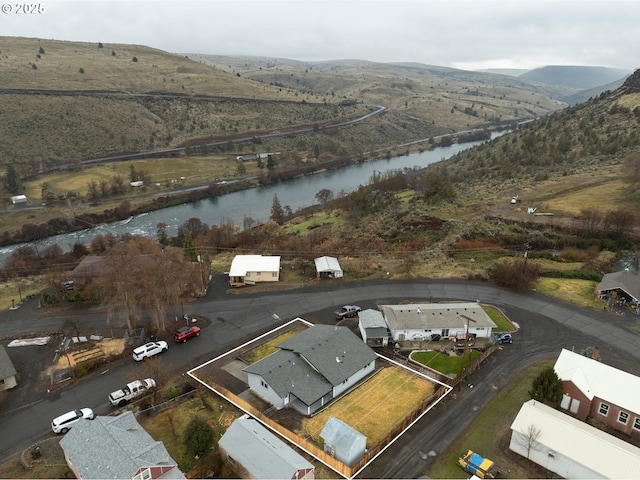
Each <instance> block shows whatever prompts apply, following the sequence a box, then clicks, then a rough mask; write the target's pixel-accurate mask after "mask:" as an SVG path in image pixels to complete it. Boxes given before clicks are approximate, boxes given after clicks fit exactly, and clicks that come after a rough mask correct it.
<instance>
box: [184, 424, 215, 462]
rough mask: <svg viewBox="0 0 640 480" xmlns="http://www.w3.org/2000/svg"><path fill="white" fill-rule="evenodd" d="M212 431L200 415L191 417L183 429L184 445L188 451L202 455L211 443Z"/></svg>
mask: <svg viewBox="0 0 640 480" xmlns="http://www.w3.org/2000/svg"><path fill="white" fill-rule="evenodd" d="M214 433H215V432H214V431H213V429H212V428H211V427H209V425H207V422H206V421H205V420H203V419H202V418H200V417H193V418H192V419H191V421H189V423H188V424H187V428H185V430H184V434H183V435H184V437H183V438H184V440H183V441H184V445H185V447H187V450H188V451H189V453H192V454H194V455H202V454H203V453H204V452H206V451H207V450H208V449H209V447H210V446H211V444H212V443H213V436H214Z"/></svg>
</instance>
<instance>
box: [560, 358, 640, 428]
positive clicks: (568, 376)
mask: <svg viewBox="0 0 640 480" xmlns="http://www.w3.org/2000/svg"><path fill="white" fill-rule="evenodd" d="M595 355H596V356H597V349H596V351H595ZM553 369H554V370H555V372H556V375H558V377H559V378H560V380H561V381H562V392H563V394H562V402H561V403H560V408H561V409H563V410H566V411H567V412H568V413H570V414H571V415H573V416H575V417H576V418H578V419H580V420H582V421H585V420H587V419H588V418H589V417H591V418H593V419H594V420H596V421H598V422H602V423H605V424H607V425H609V426H610V427H612V428H614V429H616V430H619V431H620V432H623V433H626V434H627V435H630V436H632V437H634V438H640V393H639V392H640V377H637V376H635V375H632V374H630V373H627V372H625V371H622V370H618V369H617V368H614V367H611V366H609V365H606V364H604V363H602V362H599V361H597V360H595V359H593V358H590V357H585V356H583V355H580V354H578V353H575V352H572V351H570V350H566V349H563V350H562V352H560V355H559V356H558V359H557V360H556V363H555V365H554V367H553Z"/></svg>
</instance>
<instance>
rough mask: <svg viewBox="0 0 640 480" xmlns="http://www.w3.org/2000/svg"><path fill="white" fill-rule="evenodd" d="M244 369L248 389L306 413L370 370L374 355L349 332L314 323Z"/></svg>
mask: <svg viewBox="0 0 640 480" xmlns="http://www.w3.org/2000/svg"><path fill="white" fill-rule="evenodd" d="M277 347H278V351H277V352H275V353H272V354H271V355H269V356H267V357H265V358H263V359H261V360H259V361H257V362H256V363H253V364H252V365H249V366H248V367H246V368H245V369H244V371H245V372H246V373H247V376H248V383H249V387H250V388H251V390H252V391H253V392H254V393H255V394H256V395H258V396H259V397H261V398H263V399H265V400H266V401H268V402H269V403H271V404H272V405H273V406H275V407H276V408H277V409H282V408H284V407H286V406H291V407H293V408H295V409H296V410H297V411H299V412H300V413H302V414H304V415H311V414H312V413H314V412H315V411H317V410H318V409H320V408H321V407H322V406H324V405H326V404H327V403H329V402H330V401H331V400H332V399H334V398H336V397H338V396H340V395H341V394H342V393H344V392H345V391H347V390H349V389H350V388H351V387H352V386H353V385H355V384H356V383H358V382H359V381H360V380H362V379H363V378H365V377H367V376H368V375H370V374H371V373H373V371H374V370H375V363H376V357H377V355H376V354H375V352H374V351H373V350H371V348H369V347H368V346H367V345H365V344H364V343H363V342H362V340H361V339H359V338H358V337H357V336H356V335H355V334H354V333H353V332H351V330H349V329H348V328H346V327H341V326H331V325H314V326H312V327H310V328H308V329H307V330H304V331H303V332H301V333H299V334H297V335H295V336H293V337H291V338H288V339H287V340H284V341H283V342H281V343H280V344H278V345H277Z"/></svg>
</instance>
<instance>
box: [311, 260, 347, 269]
mask: <svg viewBox="0 0 640 480" xmlns="http://www.w3.org/2000/svg"><path fill="white" fill-rule="evenodd" d="M314 262H315V264H316V271H318V272H341V271H342V267H340V262H338V259H337V258H335V257H318V258H316V259H314Z"/></svg>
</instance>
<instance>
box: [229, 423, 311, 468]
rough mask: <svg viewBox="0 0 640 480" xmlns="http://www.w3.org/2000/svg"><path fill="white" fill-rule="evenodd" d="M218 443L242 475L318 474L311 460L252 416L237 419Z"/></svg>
mask: <svg viewBox="0 0 640 480" xmlns="http://www.w3.org/2000/svg"><path fill="white" fill-rule="evenodd" d="M218 445H219V446H220V453H221V454H222V456H223V457H224V458H226V459H228V460H229V461H230V462H231V463H233V464H234V466H236V467H237V469H238V470H239V471H238V472H237V473H238V474H240V477H241V478H265V479H271V478H273V479H296V480H298V479H307V480H312V479H313V478H314V477H315V474H314V466H313V465H312V464H311V463H309V462H308V461H307V460H306V459H305V458H303V457H302V456H301V455H300V454H298V453H297V452H296V451H295V450H293V449H292V448H291V447H289V446H288V445H287V444H286V443H284V442H283V441H282V440H280V439H279V438H278V437H276V436H275V435H274V434H273V433H271V432H270V431H269V430H267V429H266V428H265V427H264V426H262V424H261V423H260V422H258V421H257V420H255V419H253V418H251V417H250V416H249V415H243V416H241V417H239V418H237V419H236V420H235V421H234V422H233V423H232V424H231V426H230V427H229V429H228V430H227V431H226V432H225V434H224V435H223V436H222V438H221V439H220V441H219V442H218Z"/></svg>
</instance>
